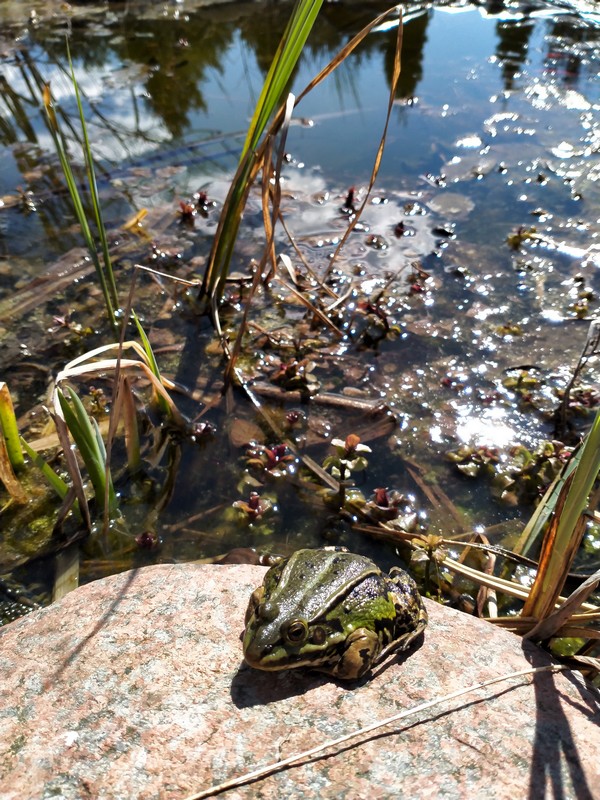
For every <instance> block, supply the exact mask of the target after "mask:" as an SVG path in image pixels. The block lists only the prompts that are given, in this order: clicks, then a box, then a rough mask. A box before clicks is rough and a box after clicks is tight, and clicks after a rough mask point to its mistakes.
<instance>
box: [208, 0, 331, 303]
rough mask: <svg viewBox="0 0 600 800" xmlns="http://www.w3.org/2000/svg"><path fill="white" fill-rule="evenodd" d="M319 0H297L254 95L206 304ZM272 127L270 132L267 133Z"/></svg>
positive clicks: (214, 298) (223, 270)
mask: <svg viewBox="0 0 600 800" xmlns="http://www.w3.org/2000/svg"><path fill="white" fill-rule="evenodd" d="M322 4H323V0H297V2H296V5H295V6H294V10H293V12H292V16H291V17H290V20H289V22H288V24H287V26H286V29H285V31H284V33H283V36H282V38H281V41H280V43H279V47H278V48H277V51H276V53H275V56H274V57H273V61H272V63H271V67H270V69H269V72H268V73H267V77H266V78H265V82H264V85H263V88H262V91H261V94H260V97H259V98H258V102H257V104H256V108H255V110H254V115H253V117H252V120H251V122H250V127H249V128H248V133H247V135H246V141H245V142H244V145H243V147H242V153H241V156H240V161H239V165H238V169H237V172H236V174H235V177H234V179H233V182H232V184H231V187H230V189H229V192H228V195H227V200H226V201H225V204H224V206H223V211H222V214H221V218H220V220H219V227H218V230H217V233H216V235H215V239H214V243H213V247H212V251H211V254H210V258H209V262H208V266H207V268H206V272H205V273H204V279H203V281H202V287H201V291H200V297H201V299H202V300H205V301H206V302H207V303H208V304H209V307H210V304H214V303H215V302H218V301H219V300H220V299H221V297H222V294H223V290H224V288H225V281H226V279H227V275H228V274H229V265H230V263H231V258H232V255H233V248H234V246H235V241H236V238H237V233H238V229H239V226H240V223H241V219H242V212H243V210H244V206H245V204H246V200H247V197H248V193H249V191H250V188H251V186H252V183H253V181H254V178H255V177H256V174H257V172H258V170H259V169H260V166H261V156H262V157H264V152H263V153H262V154H261V153H259V149H258V145H259V141H260V138H261V136H262V135H263V133H264V131H265V129H266V127H267V125H268V123H269V121H270V119H271V117H272V115H273V113H274V111H275V109H276V107H277V106H278V105H279V103H280V102H281V99H282V97H283V93H284V91H285V89H286V87H287V85H288V84H289V81H290V78H291V76H292V73H293V71H294V69H295V66H296V64H297V62H298V59H299V58H300V55H301V54H302V49H303V47H304V44H305V42H306V39H307V38H308V35H309V33H310V31H311V29H312V27H313V25H314V23H315V20H316V18H317V16H318V14H319V11H320V9H321V5H322ZM273 133H274V131H272V132H271V134H270V135H271V136H272V135H273Z"/></svg>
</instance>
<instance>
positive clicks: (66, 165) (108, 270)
mask: <svg viewBox="0 0 600 800" xmlns="http://www.w3.org/2000/svg"><path fill="white" fill-rule="evenodd" d="M67 56H68V60H69V68H70V71H71V82H72V85H73V91H74V92H75V98H76V101H77V109H78V112H79V119H80V122H81V130H82V136H83V144H82V150H83V156H84V159H85V166H86V173H87V183H88V191H89V194H90V198H91V204H92V211H93V215H94V221H95V225H96V234H97V236H98V239H99V243H100V249H101V251H102V261H100V257H99V255H98V247H97V245H96V241H95V239H94V235H93V233H92V229H91V227H90V223H89V220H88V217H87V214H86V211H85V207H84V202H83V198H82V196H81V193H80V191H79V189H78V186H77V180H76V178H75V175H74V173H73V169H72V166H71V161H70V158H69V155H68V150H67V145H66V142H65V138H64V136H63V133H62V131H61V129H60V126H59V124H58V118H57V116H56V109H55V104H54V100H53V98H52V92H51V90H50V84H49V83H46V84H45V85H44V87H43V92H42V94H43V102H44V110H45V112H46V120H47V122H48V130H49V131H50V134H51V136H52V140H53V142H54V146H55V148H56V152H57V154H58V158H59V160H60V165H61V169H62V171H63V175H64V177H65V180H66V183H67V188H68V190H69V195H70V197H71V202H72V203H73V210H74V211H75V216H76V217H77V222H78V223H79V227H80V228H81V232H82V234H83V238H84V241H85V245H86V248H87V250H88V253H89V255H90V258H91V260H92V263H93V265H94V268H95V270H96V276H97V278H98V281H99V283H100V286H101V288H102V294H103V296H104V304H105V306H106V312H107V314H108V319H109V322H110V324H111V325H112V327H113V329H114V331H115V332H116V331H117V321H116V317H115V312H116V309H117V308H118V307H119V299H118V293H117V285H116V282H115V276H114V272H113V267H112V260H111V257H110V250H109V245H108V237H107V235H106V228H105V227H104V220H103V218H102V209H101V206H100V200H99V197H98V189H97V184H96V173H95V170H94V160H93V156H92V151H91V147H90V142H89V138H88V133H87V127H86V124H85V117H84V113H83V106H82V104H81V96H80V93H79V87H78V84H77V80H76V78H75V72H74V70H73V63H72V61H71V54H70V52H69V45H68V41H67Z"/></svg>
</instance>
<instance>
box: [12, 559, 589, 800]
mask: <svg viewBox="0 0 600 800" xmlns="http://www.w3.org/2000/svg"><path fill="white" fill-rule="evenodd" d="M263 574H264V568H261V567H250V566H240V565H231V566H218V567H217V566H214V565H205V566H196V565H173V566H157V567H148V568H146V569H142V570H139V571H132V572H127V573H124V574H121V575H116V576H113V577H110V578H106V579H104V580H101V581H97V582H95V583H91V584H88V585H87V586H84V587H82V588H80V589H78V590H76V591H74V592H72V593H71V594H69V595H67V596H66V597H65V598H64V599H63V600H61V601H60V602H58V603H56V604H54V605H52V606H50V607H48V608H45V609H42V610H39V611H34V612H32V613H31V614H29V615H28V616H27V617H24V618H22V619H20V620H17V621H16V622H13V623H11V624H10V625H7V626H6V627H5V628H3V629H2V630H0V680H1V686H2V701H1V703H0V753H1V756H0V798H2V800H27V799H28V798H31V800H34V798H35V800H42V798H50V797H52V798H61V799H62V800H82V798H94V800H102V798H110V800H120V799H121V798H123V800H135V799H136V798H140V800H142V798H143V800H151V799H153V798H155V799H156V800H179V799H180V798H184V797H186V796H188V795H190V794H193V793H194V792H196V791H199V790H200V789H206V788H208V787H210V786H212V785H213V784H216V783H220V782H221V781H224V780H226V779H228V778H231V777H233V776H236V775H241V774H243V773H245V772H249V771H250V770H252V769H254V768H255V767H256V766H262V765H264V764H267V763H270V762H272V761H275V760H277V759H278V758H285V757H286V756H289V755H292V754H294V753H297V752H300V751H303V750H306V749H308V748H311V747H313V746H315V745H316V744H317V743H319V742H322V741H327V740H330V739H333V738H336V737H338V736H341V735H344V734H346V733H349V732H350V731H353V730H355V729H356V728H358V727H359V726H363V725H368V724H369V723H372V722H374V721H375V720H377V719H383V718H385V717H388V716H390V715H392V714H394V713H397V712H399V711H401V710H402V709H409V708H411V707H412V706H415V705H418V704H421V703H423V702H425V701H428V700H432V699H434V698H436V697H438V696H442V695H445V694H447V693H450V692H453V691H455V690H456V689H458V688H460V687H467V686H469V685H471V684H475V683H479V682H482V681H485V680H487V679H490V678H493V677H496V676H500V675H504V674H507V673H510V672H513V671H517V670H521V669H525V668H527V667H528V666H535V667H538V666H542V665H546V664H549V663H551V661H550V658H549V657H548V656H547V655H546V654H545V653H543V652H542V651H540V650H538V649H537V648H535V647H534V646H533V645H530V644H528V643H526V642H523V641H522V640H521V639H520V638H518V637H517V636H514V635H512V634H510V633H507V632H505V631H502V630H499V629H497V628H495V627H493V626H492V625H491V624H490V623H487V622H485V621H483V620H478V619H475V618H473V617H468V616H466V615H463V614H461V613H459V612H457V611H452V610H450V609H447V608H443V607H441V606H439V605H437V604H435V603H431V602H429V603H428V609H429V612H430V624H429V627H428V628H427V631H426V633H425V638H424V642H423V644H422V646H421V647H418V648H417V649H414V650H413V651H411V652H409V653H408V654H402V655H401V656H399V657H397V658H396V659H391V660H390V661H388V662H386V664H385V665H384V666H383V667H380V668H378V670H377V671H376V673H377V674H376V675H375V676H374V677H373V678H372V679H371V680H370V681H365V682H363V683H362V684H361V685H352V684H347V685H342V684H337V683H335V682H333V681H331V680H328V679H327V678H326V677H325V676H322V675H319V674H318V673H311V672H306V671H302V670H298V671H285V672H280V673H263V672H258V671H255V670H252V669H251V668H249V667H247V666H245V665H242V662H241V644H240V641H239V634H240V632H241V628H242V622H243V616H244V610H245V606H246V603H247V600H248V597H249V595H250V592H251V590H252V589H253V588H255V587H256V586H257V585H258V584H259V583H260V582H261V580H262V576H263ZM598 723H600V701H599V695H598V694H597V693H596V691H595V690H593V689H591V688H589V687H588V686H587V685H586V684H585V682H584V681H583V679H582V678H581V677H580V676H579V675H578V674H577V673H547V672H544V673H540V674H538V675H536V676H535V677H531V676H527V677H521V678H518V679H514V678H513V679H511V680H507V681H506V682H503V683H499V684H496V685H494V686H491V687H488V688H486V689H481V690H477V691H475V692H473V693H471V694H469V695H467V696H465V697H462V698H460V699H457V700H454V701H451V702H445V703H443V704H442V705H440V706H436V707H435V708H432V709H430V710H427V711H421V712H420V713H418V714H417V715H416V716H411V717H409V718H408V719H405V720H403V721H402V722H400V723H396V724H395V725H393V726H389V727H387V728H386V729H385V730H384V731H383V732H382V731H378V732H375V733H372V734H371V735H370V736H368V737H362V738H361V739H359V740H357V741H353V742H351V743H348V744H346V745H345V746H344V747H342V748H341V749H340V748H338V750H337V751H335V755H332V756H329V757H327V758H321V759H314V760H304V761H303V762H301V763H300V764H299V765H297V766H294V767H291V768H288V769H286V770H283V771H281V772H278V773H276V774H274V775H271V776H269V777H267V778H264V779H263V780H261V781H259V782H258V783H254V784H250V785H247V786H244V787H241V788H238V789H234V790H232V791H230V792H229V793H227V794H226V795H224V796H225V797H227V798H262V797H264V798H267V797H268V798H272V797H286V798H300V797H302V798H312V797H321V798H334V797H335V798H363V797H367V796H368V797H370V798H387V797H398V796H399V794H400V793H401V794H402V796H404V797H411V798H439V797H444V798H465V797H468V798H478V797H486V798H489V797H492V798H511V799H512V798H519V797H525V796H528V797H544V796H546V795H547V796H554V797H563V798H569V797H577V798H579V799H580V800H581V798H593V797H600V788H599V787H600V768H599V762H598V757H597V754H598V752H600V726H599V725H598ZM400 787H401V789H400ZM594 787H595V788H594Z"/></svg>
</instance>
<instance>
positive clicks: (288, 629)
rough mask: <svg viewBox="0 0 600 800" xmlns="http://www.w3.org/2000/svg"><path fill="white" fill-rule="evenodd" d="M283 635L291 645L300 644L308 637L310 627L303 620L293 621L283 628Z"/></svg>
mask: <svg viewBox="0 0 600 800" xmlns="http://www.w3.org/2000/svg"><path fill="white" fill-rule="evenodd" d="M281 635H282V636H283V638H284V639H285V641H286V642H289V644H300V643H301V642H303V641H305V639H306V637H307V636H308V625H307V624H306V622H305V620H303V619H293V620H292V621H291V622H288V623H287V624H286V625H283V626H282V628H281Z"/></svg>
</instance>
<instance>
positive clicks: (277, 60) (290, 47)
mask: <svg viewBox="0 0 600 800" xmlns="http://www.w3.org/2000/svg"><path fill="white" fill-rule="evenodd" d="M322 5H323V0H299V1H298V2H297V3H296V5H295V6H294V10H293V12H292V16H291V17H290V19H289V21H288V24H287V25H286V28H285V31H284V33H283V36H282V37H281V41H280V43H279V46H278V48H277V51H276V53H275V56H274V57H273V61H272V62H271V66H270V68H269V72H268V73H267V77H266V78H265V82H264V84H263V88H262V91H261V93H260V96H259V98H258V102H257V104H256V109H255V111H254V115H253V117H252V120H251V122H250V127H249V129H248V134H247V136H246V141H245V144H244V148H243V150H242V153H243V154H245V153H246V151H247V150H253V149H254V148H255V147H256V146H257V145H258V141H259V139H260V137H261V136H262V134H263V133H264V130H265V128H266V126H267V124H268V122H269V120H270V119H271V116H272V115H273V112H274V111H275V109H276V108H277V106H278V105H279V104H280V103H281V99H282V97H283V94H284V92H285V90H286V87H287V86H288V83H289V81H290V78H291V77H292V73H293V71H294V69H295V67H296V64H297V62H298V59H299V58H300V55H301V54H302V50H303V48H304V45H305V44H306V40H307V38H308V35H309V33H310V31H311V29H312V27H313V25H314V23H315V20H316V18H317V16H318V14H319V11H320V10H321V6H322Z"/></svg>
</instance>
